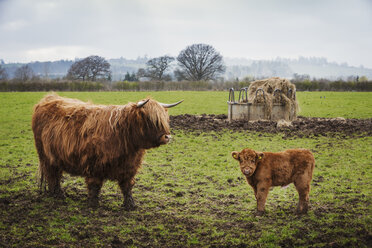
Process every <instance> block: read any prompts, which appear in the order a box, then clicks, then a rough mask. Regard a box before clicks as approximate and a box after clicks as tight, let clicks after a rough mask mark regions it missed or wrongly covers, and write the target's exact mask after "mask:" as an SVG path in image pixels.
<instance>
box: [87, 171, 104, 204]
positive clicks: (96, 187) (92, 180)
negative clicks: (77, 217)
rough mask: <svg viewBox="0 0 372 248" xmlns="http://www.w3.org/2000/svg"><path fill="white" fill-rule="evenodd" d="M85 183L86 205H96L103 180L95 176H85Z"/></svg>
mask: <svg viewBox="0 0 372 248" xmlns="http://www.w3.org/2000/svg"><path fill="white" fill-rule="evenodd" d="M85 183H86V184H87V187H88V205H89V206H90V207H97V206H98V204H99V203H98V195H99V192H100V191H101V188H102V184H103V180H102V179H100V178H97V177H86V178H85Z"/></svg>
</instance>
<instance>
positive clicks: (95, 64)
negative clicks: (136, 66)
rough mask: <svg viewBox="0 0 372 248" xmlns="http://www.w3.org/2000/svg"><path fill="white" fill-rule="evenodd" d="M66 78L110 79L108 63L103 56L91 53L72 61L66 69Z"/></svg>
mask: <svg viewBox="0 0 372 248" xmlns="http://www.w3.org/2000/svg"><path fill="white" fill-rule="evenodd" d="M67 78H69V79H72V80H83V81H96V80H98V79H104V80H110V79H111V71H110V64H109V63H108V62H107V61H106V60H105V59H104V58H102V57H100V56H96V55H92V56H89V57H86V58H85V59H82V60H79V61H77V62H75V63H73V64H72V65H71V67H70V69H69V70H68V73H67Z"/></svg>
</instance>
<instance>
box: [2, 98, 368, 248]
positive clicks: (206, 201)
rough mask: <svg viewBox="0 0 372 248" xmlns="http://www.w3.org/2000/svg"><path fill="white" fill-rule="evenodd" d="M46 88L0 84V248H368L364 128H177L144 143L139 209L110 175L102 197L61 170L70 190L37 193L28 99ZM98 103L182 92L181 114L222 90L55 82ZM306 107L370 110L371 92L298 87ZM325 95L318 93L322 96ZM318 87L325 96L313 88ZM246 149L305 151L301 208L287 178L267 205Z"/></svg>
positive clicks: (219, 110) (209, 106) (220, 103)
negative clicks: (310, 171) (151, 144)
mask: <svg viewBox="0 0 372 248" xmlns="http://www.w3.org/2000/svg"><path fill="white" fill-rule="evenodd" d="M43 95H45V93H43V92H37V93H0V104H1V108H0V247H2V246H5V247H55V246H60V247H63V246H65V247H110V246H111V247H145V246H146V247H148V246H150V247H206V246H207V247H208V246H210V247H278V246H282V247H293V246H295V247H306V246H308V247H345V246H351V247H368V246H369V245H370V243H371V241H372V218H371V214H372V206H371V203H372V184H371V181H372V163H371V161H372V138H371V137H370V136H366V137H359V138H344V137H343V136H342V135H340V136H337V135H336V136H335V137H332V138H331V137H310V138H301V139H300V138H296V137H293V138H290V139H283V137H282V135H281V134H269V133H253V132H239V133H233V132H231V131H229V130H226V131H223V132H207V133H200V132H186V131H182V130H173V131H172V132H173V133H172V134H173V136H174V140H173V142H172V143H170V144H168V145H166V146H162V147H160V148H157V149H153V150H149V151H148V153H147V155H146V157H145V161H144V164H143V167H142V170H141V172H140V173H139V174H138V175H137V177H136V178H137V183H136V185H135V187H134V190H133V197H134V199H135V201H136V203H137V205H138V209H136V210H135V211H132V212H125V211H123V209H122V208H121V204H122V200H123V199H122V196H121V193H120V190H119V188H118V186H117V185H116V184H115V183H113V182H106V183H105V184H104V186H103V189H102V193H101V195H100V207H99V208H97V209H90V208H89V207H88V206H87V203H86V196H87V191H86V188H85V186H84V180H83V179H82V178H79V177H70V176H68V175H65V177H64V182H63V185H62V188H63V189H64V190H65V192H66V194H67V198H66V199H65V200H64V201H62V200H55V199H53V198H49V197H46V196H44V195H42V196H40V195H39V194H38V189H37V183H36V171H37V166H38V159H37V155H36V151H35V148H34V144H33V136H32V131H31V125H30V124H31V113H32V107H33V105H34V104H35V103H37V102H38V100H39V99H40V98H41V97H42V96H43ZM60 95H63V96H68V97H73V98H79V99H81V100H91V101H93V102H94V103H99V104H125V103H127V102H128V101H136V100H139V99H141V98H144V97H147V96H152V97H153V98H155V99H156V100H158V101H161V102H174V101H177V100H179V99H185V102H184V103H182V104H181V105H180V106H178V107H176V108H173V109H170V114H171V115H178V114H185V113H188V114H202V113H206V114H226V113H227V104H226V101H227V96H228V94H227V92H94V93H90V92H89V93H88V92H84V93H75V92H63V93H60ZM297 96H298V100H299V105H300V108H301V112H300V113H299V114H300V115H302V116H309V117H310V116H312V117H340V116H342V117H345V118H371V117H372V93H357V92H347V93H339V92H298V95H297ZM324 96H325V98H324ZM320 97H322V98H320ZM244 147H251V148H253V149H256V150H262V151H280V150H283V149H288V148H296V147H303V148H308V149H311V150H312V151H313V153H314V155H315V158H316V168H315V171H314V177H313V182H312V190H311V193H310V205H311V206H310V210H309V213H308V214H307V215H303V216H298V215H296V214H295V213H294V210H295V207H296V204H297V201H298V195H297V192H296V190H295V188H294V186H293V185H291V186H290V187H289V188H287V189H281V188H274V189H273V190H272V191H270V193H269V197H268V201H267V203H266V214H265V215H264V216H262V217H256V216H254V212H255V208H256V202H255V198H254V194H253V191H252V189H251V188H250V187H249V186H248V185H247V183H246V182H245V180H244V179H243V177H242V175H241V172H240V170H239V168H238V164H237V163H236V162H235V161H233V159H232V158H231V156H230V152H231V151H233V150H241V149H242V148H244Z"/></svg>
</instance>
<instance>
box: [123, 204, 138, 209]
mask: <svg viewBox="0 0 372 248" xmlns="http://www.w3.org/2000/svg"><path fill="white" fill-rule="evenodd" d="M123 208H124V210H125V211H133V210H135V209H136V208H137V206H136V204H134V202H124V204H123Z"/></svg>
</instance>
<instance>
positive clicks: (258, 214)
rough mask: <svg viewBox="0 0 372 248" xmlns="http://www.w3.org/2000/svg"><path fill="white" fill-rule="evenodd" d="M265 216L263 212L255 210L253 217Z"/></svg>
mask: <svg viewBox="0 0 372 248" xmlns="http://www.w3.org/2000/svg"><path fill="white" fill-rule="evenodd" d="M264 214H265V211H259V210H257V211H256V212H255V214H254V215H255V216H263V215H264Z"/></svg>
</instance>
